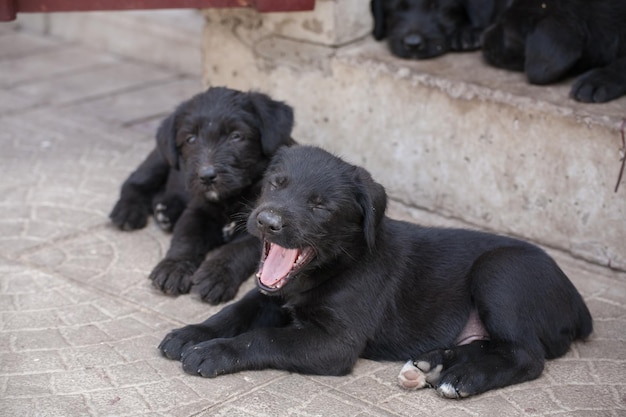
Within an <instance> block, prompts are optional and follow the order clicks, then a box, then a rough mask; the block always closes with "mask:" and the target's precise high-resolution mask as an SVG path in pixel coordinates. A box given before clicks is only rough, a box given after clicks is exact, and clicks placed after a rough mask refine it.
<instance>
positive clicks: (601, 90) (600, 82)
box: [570, 68, 626, 103]
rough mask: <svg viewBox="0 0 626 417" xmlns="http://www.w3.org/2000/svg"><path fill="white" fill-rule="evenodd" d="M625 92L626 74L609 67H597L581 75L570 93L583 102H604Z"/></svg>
mask: <svg viewBox="0 0 626 417" xmlns="http://www.w3.org/2000/svg"><path fill="white" fill-rule="evenodd" d="M625 93H626V76H625V75H624V74H617V73H615V72H614V71H611V70H610V69H609V68H598V69H594V70H591V71H589V72H587V73H586V74H584V75H581V76H580V77H579V78H578V79H577V80H576V82H574V85H573V86H572V90H571V92H570V95H571V96H572V98H573V99H574V100H577V101H580V102H583V103H604V102H607V101H610V100H613V99H616V98H618V97H620V96H621V95H623V94H625Z"/></svg>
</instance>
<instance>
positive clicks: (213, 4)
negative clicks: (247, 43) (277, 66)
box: [0, 0, 315, 21]
mask: <svg viewBox="0 0 626 417" xmlns="http://www.w3.org/2000/svg"><path fill="white" fill-rule="evenodd" d="M314 6H315V0H89V1H87V0H0V21H6V20H13V19H15V15H16V13H21V12H71V11H76V12H78V11H81V12H86V11H96V10H133V9H208V8H223V7H254V8H255V9H257V10H258V11H259V12H288V11H298V10H313V7H314Z"/></svg>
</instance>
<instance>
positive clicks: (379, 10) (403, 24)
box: [370, 0, 511, 59]
mask: <svg viewBox="0 0 626 417" xmlns="http://www.w3.org/2000/svg"><path fill="white" fill-rule="evenodd" d="M510 1H511V0H371V2H370V7H371V11H372V16H373V17H374V30H373V31H372V34H373V36H374V38H375V39H376V40H382V39H385V38H387V39H388V42H389V49H390V50H391V52H392V53H393V54H394V55H396V56H399V57H401V58H417V59H425V58H433V57H436V56H439V55H443V54H445V53H446V52H448V51H455V52H460V51H473V50H476V49H478V48H480V46H481V35H482V33H483V31H484V30H485V29H486V28H487V27H488V26H489V25H491V24H492V23H493V22H494V21H495V20H496V18H497V17H498V16H499V15H500V14H501V13H502V12H503V11H504V10H505V8H506V7H507V6H508V4H509V3H510Z"/></svg>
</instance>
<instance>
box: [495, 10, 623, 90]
mask: <svg viewBox="0 0 626 417" xmlns="http://www.w3.org/2000/svg"><path fill="white" fill-rule="evenodd" d="M483 54H484V57H485V60H486V61H487V62H488V63H489V64H491V65H494V66H497V67H502V68H506V69H510V70H515V71H524V72H525V73H526V76H527V77H528V81H529V82H530V83H533V84H549V83H554V82H556V81H560V80H562V79H564V78H566V77H568V76H572V75H578V74H581V73H584V74H583V75H581V76H580V77H579V78H578V79H577V80H576V82H575V83H574V85H573V87H572V89H571V96H572V97H573V98H574V99H575V100H578V101H582V102H606V101H609V100H613V99H616V98H618V97H620V96H622V95H624V94H626V2H625V1H623V0H515V1H514V2H513V4H512V5H511V7H510V8H509V9H508V10H507V11H506V12H505V13H504V14H503V15H502V16H501V18H500V19H499V20H498V21H497V22H496V23H495V24H494V25H493V26H492V27H491V28H489V30H487V31H486V32H485V37H484V45H483Z"/></svg>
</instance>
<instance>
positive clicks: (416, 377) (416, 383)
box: [398, 361, 430, 389]
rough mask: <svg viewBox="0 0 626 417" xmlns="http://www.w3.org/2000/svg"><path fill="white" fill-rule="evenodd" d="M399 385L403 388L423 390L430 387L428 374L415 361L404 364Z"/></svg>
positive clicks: (399, 377)
mask: <svg viewBox="0 0 626 417" xmlns="http://www.w3.org/2000/svg"><path fill="white" fill-rule="evenodd" d="M398 383H399V384H400V386H401V387H402V388H406V389H421V388H425V387H428V386H430V384H428V382H426V374H425V373H424V372H423V371H422V370H421V369H419V368H418V367H417V366H415V364H414V363H413V361H408V362H407V363H405V364H404V366H403V367H402V369H401V370H400V374H399V375H398Z"/></svg>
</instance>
